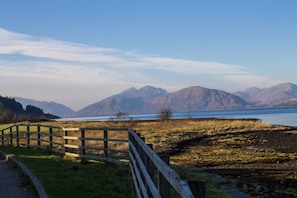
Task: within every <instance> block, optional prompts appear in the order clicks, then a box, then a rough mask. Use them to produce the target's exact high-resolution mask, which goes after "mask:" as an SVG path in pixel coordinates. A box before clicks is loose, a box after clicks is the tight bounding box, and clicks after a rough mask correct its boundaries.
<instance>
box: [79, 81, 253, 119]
mask: <svg viewBox="0 0 297 198" xmlns="http://www.w3.org/2000/svg"><path fill="white" fill-rule="evenodd" d="M163 107H170V108H171V109H172V111H173V112H187V111H199V110H221V109H244V108H249V107H252V106H251V105H250V104H248V103H247V102H245V101H244V100H243V99H241V98H240V97H238V96H235V95H233V94H230V93H227V92H224V91H221V90H216V89H207V88H203V87H199V86H196V87H189V88H184V89H181V90H179V91H177V92H174V93H167V92H166V91H165V90H163V89H161V88H155V87H151V86H146V87H143V88H141V89H136V88H130V89H128V90H125V91H123V92H121V93H119V94H116V95H114V96H111V97H108V98H106V99H103V100H101V101H99V102H96V103H94V104H91V105H89V106H87V107H85V108H83V109H82V110H80V111H78V112H77V113H76V116H96V115H114V114H115V113H116V112H118V111H125V112H128V113H130V114H144V113H156V112H158V111H159V109H160V108H163Z"/></svg>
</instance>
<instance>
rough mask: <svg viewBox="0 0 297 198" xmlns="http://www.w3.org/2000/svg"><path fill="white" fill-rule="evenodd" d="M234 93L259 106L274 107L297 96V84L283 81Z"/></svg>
mask: <svg viewBox="0 0 297 198" xmlns="http://www.w3.org/2000/svg"><path fill="white" fill-rule="evenodd" d="M234 94H235V95H238V96H239V97H241V98H243V99H244V100H246V101H247V102H249V103H251V104H252V105H254V106H257V107H274V106H279V105H280V104H282V103H284V102H285V101H287V100H289V99H292V98H297V85H295V84H292V83H282V84H279V85H275V86H273V87H270V88H265V89H259V88H250V89H247V90H245V91H240V92H235V93H234Z"/></svg>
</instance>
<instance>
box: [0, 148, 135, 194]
mask: <svg viewBox="0 0 297 198" xmlns="http://www.w3.org/2000/svg"><path fill="white" fill-rule="evenodd" d="M0 149H1V150H2V151H4V152H6V153H8V154H12V155H13V156H15V157H16V158H17V159H18V160H20V161H21V162H23V163H24V164H25V165H26V166H27V167H28V168H29V169H30V170H31V171H32V172H33V173H34V174H35V175H36V176H37V178H38V179H39V180H40V182H41V183H42V185H43V186H44V188H45V189H46V192H47V193H48V195H49V197H52V198H55V197H57V198H60V197H115V198H116V197H136V195H135V190H134V187H133V182H132V177H131V176H130V171H129V167H128V166H122V165H117V164H111V163H104V162H98V161H96V162H95V161H91V162H88V163H86V164H82V163H80V161H79V160H75V159H73V158H65V157H60V156H57V155H53V154H50V153H46V152H45V151H42V150H36V149H24V148H13V147H0Z"/></svg>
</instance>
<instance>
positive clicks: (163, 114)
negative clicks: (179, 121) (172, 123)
mask: <svg viewBox="0 0 297 198" xmlns="http://www.w3.org/2000/svg"><path fill="white" fill-rule="evenodd" d="M171 117H172V110H171V108H169V107H164V108H161V109H160V111H159V114H158V118H159V119H160V120H169V119H171Z"/></svg>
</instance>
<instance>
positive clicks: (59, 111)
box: [15, 97, 74, 117]
mask: <svg viewBox="0 0 297 198" xmlns="http://www.w3.org/2000/svg"><path fill="white" fill-rule="evenodd" d="M15 100H16V101H18V102H19V103H21V104H22V105H23V107H24V108H25V107H26V106H27V105H33V106H36V107H39V108H41V109H43V111H44V112H45V113H50V114H54V115H57V116H59V117H69V116H72V115H73V114H74V111H73V110H72V109H70V108H69V107H67V106H65V105H62V104H59V103H56V102H45V101H37V100H32V99H27V98H21V97H15Z"/></svg>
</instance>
